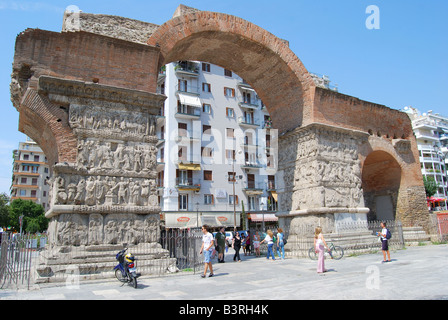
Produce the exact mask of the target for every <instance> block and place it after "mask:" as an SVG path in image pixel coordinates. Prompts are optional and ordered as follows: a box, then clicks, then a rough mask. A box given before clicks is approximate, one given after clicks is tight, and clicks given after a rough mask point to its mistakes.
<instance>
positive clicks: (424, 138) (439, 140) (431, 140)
mask: <svg viewBox="0 0 448 320" xmlns="http://www.w3.org/2000/svg"><path fill="white" fill-rule="evenodd" d="M404 111H405V112H407V113H408V114H409V116H410V118H411V120H412V128H413V131H414V134H415V137H416V139H417V146H418V150H419V155H420V163H421V167H422V174H423V175H424V176H425V177H431V178H433V179H434V181H435V182H436V183H437V185H438V190H437V193H436V194H435V195H434V198H438V199H442V200H444V201H438V202H437V203H436V205H435V207H437V208H444V207H446V200H447V195H448V177H447V165H448V117H445V116H442V115H440V114H434V113H433V112H432V111H428V112H426V113H423V114H422V113H420V111H419V110H417V109H415V108H412V107H405V108H404Z"/></svg>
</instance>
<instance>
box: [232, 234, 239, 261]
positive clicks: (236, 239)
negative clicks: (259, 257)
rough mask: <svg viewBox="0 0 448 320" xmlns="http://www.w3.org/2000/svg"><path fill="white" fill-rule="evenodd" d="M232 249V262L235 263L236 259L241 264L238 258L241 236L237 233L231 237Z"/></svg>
mask: <svg viewBox="0 0 448 320" xmlns="http://www.w3.org/2000/svg"><path fill="white" fill-rule="evenodd" d="M232 247H233V249H234V250H235V255H234V256H233V261H236V259H238V262H241V258H240V249H241V236H240V233H239V232H238V231H237V232H235V235H234V237H233V244H232Z"/></svg>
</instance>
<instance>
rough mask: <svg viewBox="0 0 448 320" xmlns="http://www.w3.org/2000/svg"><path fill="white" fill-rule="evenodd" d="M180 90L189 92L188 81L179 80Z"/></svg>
mask: <svg viewBox="0 0 448 320" xmlns="http://www.w3.org/2000/svg"><path fill="white" fill-rule="evenodd" d="M178 90H179V91H182V92H188V91H187V90H188V82H187V80H181V79H179V87H178Z"/></svg>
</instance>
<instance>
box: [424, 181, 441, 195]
mask: <svg viewBox="0 0 448 320" xmlns="http://www.w3.org/2000/svg"><path fill="white" fill-rule="evenodd" d="M423 184H424V186H425V192H426V196H427V197H432V196H433V195H435V194H436V193H437V189H438V188H439V187H438V186H437V183H436V182H435V180H434V178H433V177H426V176H423Z"/></svg>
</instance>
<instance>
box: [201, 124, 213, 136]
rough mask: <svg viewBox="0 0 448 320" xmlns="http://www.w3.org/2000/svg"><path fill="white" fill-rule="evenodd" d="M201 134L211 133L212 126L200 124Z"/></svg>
mask: <svg viewBox="0 0 448 320" xmlns="http://www.w3.org/2000/svg"><path fill="white" fill-rule="evenodd" d="M202 134H212V126H209V125H206V124H204V125H202Z"/></svg>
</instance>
